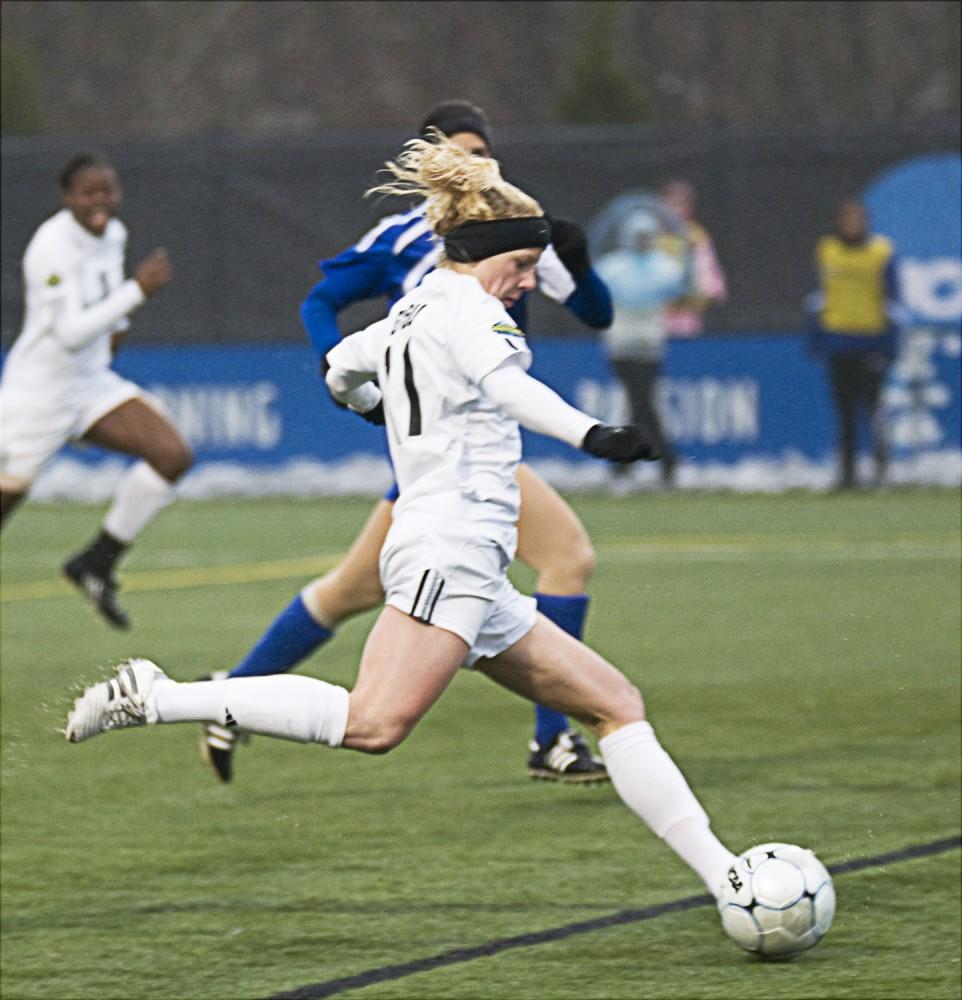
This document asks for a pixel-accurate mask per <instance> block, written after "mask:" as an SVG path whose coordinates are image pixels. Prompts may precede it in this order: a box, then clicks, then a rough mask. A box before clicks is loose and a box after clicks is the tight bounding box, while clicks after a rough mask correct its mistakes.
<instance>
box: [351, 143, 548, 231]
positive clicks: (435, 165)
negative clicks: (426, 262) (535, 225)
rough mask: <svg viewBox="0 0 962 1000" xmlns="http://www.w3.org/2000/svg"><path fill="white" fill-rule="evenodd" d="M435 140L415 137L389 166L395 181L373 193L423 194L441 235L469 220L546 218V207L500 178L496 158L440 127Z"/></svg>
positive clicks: (436, 228) (432, 225)
mask: <svg viewBox="0 0 962 1000" xmlns="http://www.w3.org/2000/svg"><path fill="white" fill-rule="evenodd" d="M430 131H431V133H432V139H431V141H428V140H426V139H410V140H408V142H406V143H405V144H404V145H405V150H404V152H403V153H401V154H400V156H398V158H397V159H396V160H395V161H393V162H389V163H387V164H385V166H386V167H387V169H388V170H389V171H390V172H391V173H392V174H393V175H394V178H395V179H394V180H392V181H388V182H387V183H385V184H379V185H378V186H377V187H373V188H371V190H370V191H368V192H367V193H368V194H400V195H410V194H418V195H423V196H424V198H425V201H426V202H427V205H426V208H425V214H426V216H427V220H428V222H429V223H430V224H431V228H432V229H433V230H434V231H435V232H436V233H437V234H438V236H445V235H447V234H448V233H450V232H451V231H452V230H454V229H457V228H458V226H462V225H464V224H465V223H466V222H489V221H491V220H492V219H522V218H527V217H530V216H542V215H544V212H543V211H542V208H541V206H540V205H539V204H538V203H537V202H536V201H535V200H534V198H532V197H531V196H530V195H527V194H525V193H524V191H522V190H521V189H520V188H516V187H515V186H514V185H513V184H509V183H508V182H507V181H506V180H504V178H503V177H502V176H501V168H500V167H499V166H498V162H497V160H492V159H489V158H487V157H484V156H476V155H474V154H473V153H468V152H467V151H465V150H463V149H462V148H461V147H460V146H459V145H457V143H454V142H451V140H450V139H448V138H447V137H446V136H445V135H443V134H442V133H441V132H439V131H438V130H437V129H431V130H430Z"/></svg>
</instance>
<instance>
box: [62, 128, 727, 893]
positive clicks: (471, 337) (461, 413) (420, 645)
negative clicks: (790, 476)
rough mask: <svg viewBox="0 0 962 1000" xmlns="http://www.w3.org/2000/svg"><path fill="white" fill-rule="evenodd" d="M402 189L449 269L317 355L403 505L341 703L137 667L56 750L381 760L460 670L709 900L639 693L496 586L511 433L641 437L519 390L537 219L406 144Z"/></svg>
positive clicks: (126, 671)
mask: <svg viewBox="0 0 962 1000" xmlns="http://www.w3.org/2000/svg"><path fill="white" fill-rule="evenodd" d="M395 173H396V181H395V182H394V183H391V184H388V185H386V186H385V188H384V189H386V190H388V191H392V192H394V191H398V190H406V189H412V190H416V191H419V192H421V193H424V194H426V195H427V200H428V203H427V209H426V210H427V218H428V219H429V220H430V222H431V225H432V226H433V227H434V228H435V231H436V232H437V233H438V235H439V236H441V237H443V239H444V257H443V258H442V260H441V261H440V262H439V263H440V266H439V267H438V269H437V270H436V271H434V272H433V273H432V274H430V275H428V276H427V278H426V279H425V281H424V282H423V283H422V284H421V286H420V287H418V288H416V289H415V290H414V291H412V292H410V293H409V294H408V295H406V296H404V298H403V299H401V300H400V301H399V302H398V303H396V304H395V306H394V307H393V308H392V309H391V311H390V314H389V316H388V317H387V318H386V319H384V320H380V321H379V322H377V323H374V324H373V325H372V326H370V327H368V328H367V329H365V330H363V331H361V332H360V333H357V334H355V335H354V336H352V337H348V338H347V339H345V340H344V341H343V342H342V343H341V344H339V345H338V346H337V347H335V348H334V349H333V350H331V351H330V353H329V354H328V359H329V362H330V369H329V372H328V374H327V384H328V387H329V388H330V390H331V392H332V393H333V394H334V395H335V397H336V398H337V399H338V400H340V401H341V402H343V403H346V404H347V405H349V406H351V407H352V408H354V409H356V410H357V411H359V412H363V413H367V414H369V415H370V414H375V413H377V412H378V411H379V409H380V410H382V411H383V414H384V415H385V417H386V429H387V438H388V443H389V446H390V450H391V458H392V461H393V463H394V469H395V472H396V474H397V477H398V482H399V484H400V488H401V489H400V498H399V500H398V502H397V504H396V505H395V511H394V520H393V523H392V525H391V529H390V532H389V533H388V537H387V540H386V542H385V545H384V549H383V551H382V553H381V580H382V583H383V586H384V591H385V593H386V595H387V606H386V607H385V608H384V609H383V610H382V611H381V613H380V616H379V618H378V620H377V622H376V623H375V625H374V627H373V629H372V630H371V633H370V635H369V636H368V639H367V642H366V644H365V648H364V652H363V654H362V658H361V664H360V670H359V673H358V678H357V683H356V684H355V686H354V688H353V690H352V691H350V692H348V691H347V690H345V689H344V688H342V687H338V686H336V685H333V684H328V683H326V682H324V681H322V680H319V679H316V678H311V677H303V676H292V675H280V676H273V677H242V678H237V679H233V680H223V681H207V682H201V683H197V682H195V683H184V684H179V683H176V682H174V681H173V680H171V679H170V678H169V677H167V675H166V674H165V673H164V672H163V671H162V670H161V669H160V668H159V667H157V666H156V665H155V664H153V663H151V662H150V661H149V660H143V659H139V660H131V661H128V662H127V663H125V664H122V665H121V666H120V667H119V668H118V672H117V674H116V676H115V677H114V678H112V679H110V680H108V681H104V682H101V683H99V684H96V685H93V686H92V687H89V688H88V689H87V690H86V691H85V692H84V694H83V695H82V696H81V697H80V698H78V699H77V701H76V703H75V705H74V708H73V710H72V711H71V713H70V715H69V717H68V720H67V727H66V736H67V739H68V740H70V741H72V742H80V741H82V740H86V739H89V738H91V737H93V736H95V735H97V734H98V733H102V732H105V731H107V730H111V729H121V728H126V727H129V726H139V725H145V724H148V723H149V724H163V723H176V722H198V721H203V720H216V721H217V722H218V723H219V724H220V725H222V726H225V727H235V726H237V727H240V728H243V729H245V730H249V731H250V732H254V733H262V734H264V735H269V736H274V737H278V738H282V739H288V740H295V741H298V742H303V743H322V744H325V745H327V746H330V747H346V748H349V749H352V750H358V751H361V752H364V753H384V752H387V751H389V750H391V749H392V748H393V747H396V746H397V745H398V744H399V743H401V742H402V741H403V740H404V739H405V738H406V737H407V736H408V735H409V733H410V732H411V731H412V730H413V729H414V727H415V726H416V725H417V723H418V721H419V720H420V719H421V718H422V717H423V716H424V714H425V713H426V712H427V711H428V709H429V708H430V707H431V706H432V705H433V704H434V702H435V701H437V699H438V698H439V697H440V696H441V694H442V693H443V691H444V689H445V688H446V687H447V685H448V684H449V683H450V682H451V680H452V679H453V677H454V676H455V674H456V673H457V671H458V669H459V667H461V665H462V664H471V665H473V666H474V667H475V668H476V669H477V670H479V671H480V672H482V673H484V674H486V675H487V676H488V677H490V678H491V679H492V680H494V681H496V682H497V683H499V684H501V685H503V686H504V687H506V688H508V689H509V690H511V691H514V692H516V693H517V694H520V695H522V696H523V697H526V698H530V699H532V700H534V699H537V700H538V701H540V702H542V703H544V704H547V705H551V706H553V707H554V708H555V709H557V710H559V711H563V712H570V713H571V714H572V715H573V716H575V717H576V718H577V719H579V720H580V721H581V722H582V723H584V724H585V725H587V726H590V727H591V728H592V729H593V730H594V732H595V733H596V734H597V736H598V737H599V739H600V746H601V752H602V754H603V755H604V759H605V763H606V764H607V767H608V771H609V773H610V775H611V780H612V782H613V784H614V786H615V790H616V791H617V793H618V794H619V795H620V796H621V798H622V799H623V801H624V802H625V804H626V805H627V806H628V807H629V808H630V809H632V810H633V811H634V812H635V813H636V814H637V815H638V816H639V817H640V818H641V819H642V820H644V821H645V822H646V823H647V824H648V825H649V826H650V827H651V829H652V830H653V831H654V832H655V833H656V834H657V835H658V836H659V837H662V838H663V839H664V840H665V841H666V842H667V843H668V844H669V846H670V847H672V849H673V850H675V851H676V853H677V854H678V855H679V856H680V857H681V858H682V859H683V860H684V861H685V862H687V864H688V865H689V866H690V867H691V868H692V869H693V870H694V871H695V872H696V873H697V874H698V875H699V876H700V877H701V879H702V880H703V882H704V884H705V885H706V886H707V887H708V889H709V890H710V891H712V892H717V890H718V889H719V888H720V887H721V885H722V884H723V881H724V878H725V874H726V872H727V869H728V867H729V865H730V864H731V861H732V860H733V855H732V854H731V852H730V851H728V849H727V848H726V847H725V846H724V845H723V844H722V843H720V842H719V840H718V839H717V838H716V837H715V835H714V834H713V833H712V831H711V829H710V827H709V822H708V817H707V815H706V813H705V811H704V810H703V809H702V807H701V805H700V804H699V802H698V800H697V799H696V797H695V796H694V794H693V793H692V791H691V789H690V788H689V786H688V784H687V782H686V780H685V778H684V776H683V775H682V773H681V771H680V770H679V769H678V767H677V766H676V765H675V763H674V761H673V760H672V759H671V757H670V756H669V755H668V754H667V753H666V751H665V750H664V749H663V748H662V747H661V745H660V744H659V742H658V740H657V738H656V736H655V732H654V730H653V729H652V726H651V724H650V723H649V722H647V721H646V719H645V708H644V704H643V702H642V699H641V695H640V694H639V692H638V691H637V690H636V689H635V688H634V686H633V685H632V684H631V683H630V682H629V681H628V680H627V678H626V677H625V676H624V675H622V674H621V673H620V672H619V671H618V670H617V669H616V668H615V667H613V666H612V665H611V664H610V663H608V662H607V661H606V660H604V659H603V658H602V657H601V656H599V655H598V654H597V653H595V652H593V651H592V650H591V649H589V648H588V647H587V646H585V645H583V644H582V643H581V642H579V641H578V640H576V639H574V638H573V637H572V636H570V635H568V634H567V633H565V632H564V631H563V630H562V629H560V628H558V626H557V625H555V624H554V623H553V622H551V621H550V620H549V619H548V618H546V617H545V616H544V615H542V614H540V613H538V612H537V610H536V607H535V602H534V600H533V599H532V598H530V597H525V596H522V595H521V594H519V593H518V591H517V590H515V589H514V587H513V586H512V585H511V583H510V582H509V581H508V578H507V576H506V570H507V567H508V564H509V563H510V561H511V558H512V556H513V554H514V549H515V543H516V537H517V529H516V522H517V518H518V513H519V503H520V495H519V489H518V485H517V481H516V478H515V471H516V468H517V465H518V462H519V461H520V458H521V439H520V434H519V427H518V425H519V422H520V423H523V424H524V425H525V426H527V427H529V428H530V429H531V430H534V431H537V432H540V433H545V434H550V435H552V436H554V437H556V438H558V439H560V440H562V441H566V442H567V443H569V444H571V445H572V446H574V447H582V448H584V449H585V450H586V451H588V452H589V453H590V454H592V455H595V456H598V457H602V458H608V459H613V460H619V461H632V460H635V459H638V458H654V457H656V455H655V454H654V452H653V451H652V449H651V447H650V445H649V444H648V442H647V441H646V440H645V438H644V437H643V436H642V435H641V433H640V432H639V431H638V430H637V428H634V427H605V426H603V425H601V424H600V423H598V421H597V420H595V419H594V418H592V417H590V416H588V415H587V414H585V413H582V412H580V411H579V410H576V409H574V408H573V407H571V406H569V405H568V404H567V403H566V402H564V400H562V399H561V398H560V397H559V396H557V395H556V394H555V393H554V392H553V391H552V390H550V389H549V388H548V387H547V386H545V385H543V384H542V383H540V382H538V381H536V380H535V379H533V378H531V377H530V376H529V375H528V374H527V373H526V368H527V367H528V365H529V364H530V360H531V354H530V351H529V349H528V346H527V344H526V342H525V339H524V336H523V334H522V332H521V330H520V329H518V327H517V326H516V325H515V324H514V322H513V321H512V319H511V317H510V316H509V315H508V313H507V311H506V307H509V306H511V305H513V304H514V303H516V302H517V301H518V299H519V297H520V296H521V295H522V294H523V293H524V292H525V291H527V290H530V289H531V288H533V287H534V285H535V280H536V279H535V269H536V265H537V262H538V259H539V258H540V256H541V255H542V253H543V252H544V250H545V248H546V246H547V245H548V239H549V226H548V223H547V222H546V220H545V219H544V217H543V214H542V211H541V209H540V207H539V206H538V204H537V203H536V202H535V201H534V200H533V199H532V198H530V197H529V196H527V195H526V194H524V193H523V192H522V191H519V190H518V189H517V188H515V187H513V186H512V185H510V184H507V183H506V182H504V181H503V180H502V179H501V178H500V174H499V172H498V165H497V163H496V162H495V161H494V160H491V159H479V158H475V157H471V156H468V155H466V154H465V153H464V152H463V151H462V150H461V149H460V148H459V147H458V146H457V145H455V144H454V143H453V142H449V141H442V142H439V143H437V144H433V143H429V142H425V141H423V140H417V139H414V140H411V142H409V143H408V150H407V152H405V153H404V154H402V156H401V157H400V158H399V160H398V163H397V164H396V165H395ZM374 380H376V384H375V381H374ZM379 387H380V388H379Z"/></svg>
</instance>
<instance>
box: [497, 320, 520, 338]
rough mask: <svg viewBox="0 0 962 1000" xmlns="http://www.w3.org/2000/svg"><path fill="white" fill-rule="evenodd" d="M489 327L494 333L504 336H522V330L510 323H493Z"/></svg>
mask: <svg viewBox="0 0 962 1000" xmlns="http://www.w3.org/2000/svg"><path fill="white" fill-rule="evenodd" d="M491 329H492V330H493V331H494V332H495V333H500V334H502V335H503V336H505V337H524V331H523V330H521V329H520V328H518V327H516V326H514V325H513V324H512V323H495V324H494V326H492V327H491Z"/></svg>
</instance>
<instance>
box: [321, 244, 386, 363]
mask: <svg viewBox="0 0 962 1000" xmlns="http://www.w3.org/2000/svg"><path fill="white" fill-rule="evenodd" d="M384 271H385V268H384V262H383V261H382V259H381V258H380V257H378V256H377V255H374V254H372V253H367V254H362V253H359V252H358V251H357V249H356V248H352V249H350V250H345V251H344V253H342V254H340V255H339V256H337V257H333V258H331V259H330V260H326V261H324V278H323V279H322V280H321V281H319V282H318V283H317V284H316V285H315V286H314V287H313V288H312V289H311V291H310V293H309V294H308V296H307V298H306V299H305V300H304V302H303V303H302V304H301V323H302V324H303V325H304V330H305V331H306V333H307V336H308V339H309V340H310V342H311V344H312V345H313V347H314V350H315V351H317V354H318V357H321V358H323V357H324V355H325V354H327V352H328V351H329V350H330V349H331V348H332V347H334V346H336V345H337V344H339V343H340V341H341V336H342V334H341V329H340V326H339V325H338V322H337V316H338V313H340V312H341V311H342V310H344V309H346V308H347V307H348V306H350V305H353V304H354V303H355V302H363V301H364V300H365V299H373V298H376V297H377V296H379V295H382V294H384V287H383V286H384Z"/></svg>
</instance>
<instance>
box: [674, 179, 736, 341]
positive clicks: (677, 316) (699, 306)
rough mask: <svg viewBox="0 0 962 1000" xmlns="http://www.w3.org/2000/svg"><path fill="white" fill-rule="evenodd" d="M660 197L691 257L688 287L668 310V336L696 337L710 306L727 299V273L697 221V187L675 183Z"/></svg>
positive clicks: (679, 182)
mask: <svg viewBox="0 0 962 1000" xmlns="http://www.w3.org/2000/svg"><path fill="white" fill-rule="evenodd" d="M659 194H660V196H661V200H662V201H663V202H664V203H665V205H666V207H667V208H668V209H669V211H671V212H673V213H674V214H675V215H676V216H677V217H678V219H679V220H680V221H681V224H682V227H683V229H684V234H685V237H686V239H687V241H688V245H689V246H690V247H691V255H692V266H691V269H690V271H689V284H688V288H686V289H685V293H684V294H683V295H682V296H681V297H680V298H678V299H675V300H674V301H673V302H670V303H669V304H668V306H667V307H666V309H665V330H666V332H667V334H668V336H669V337H696V336H697V335H698V334H700V333H701V332H702V330H704V328H705V319H704V317H705V311H706V310H707V309H708V307H709V306H710V305H712V304H713V303H719V304H720V303H722V302H724V301H725V300H726V299H727V298H728V285H727V283H726V281H725V273H724V272H723V271H722V269H721V264H719V262H718V255H717V254H716V253H715V244H714V243H713V242H712V239H711V236H709V235H708V230H706V229H705V227H704V226H703V225H701V223H699V222H697V221H696V220H695V197H696V192H695V188H694V186H693V185H692V184H690V183H689V182H688V181H683V180H672V181H668V182H667V183H665V184H663V185H662V188H661V191H660V192H659Z"/></svg>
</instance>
